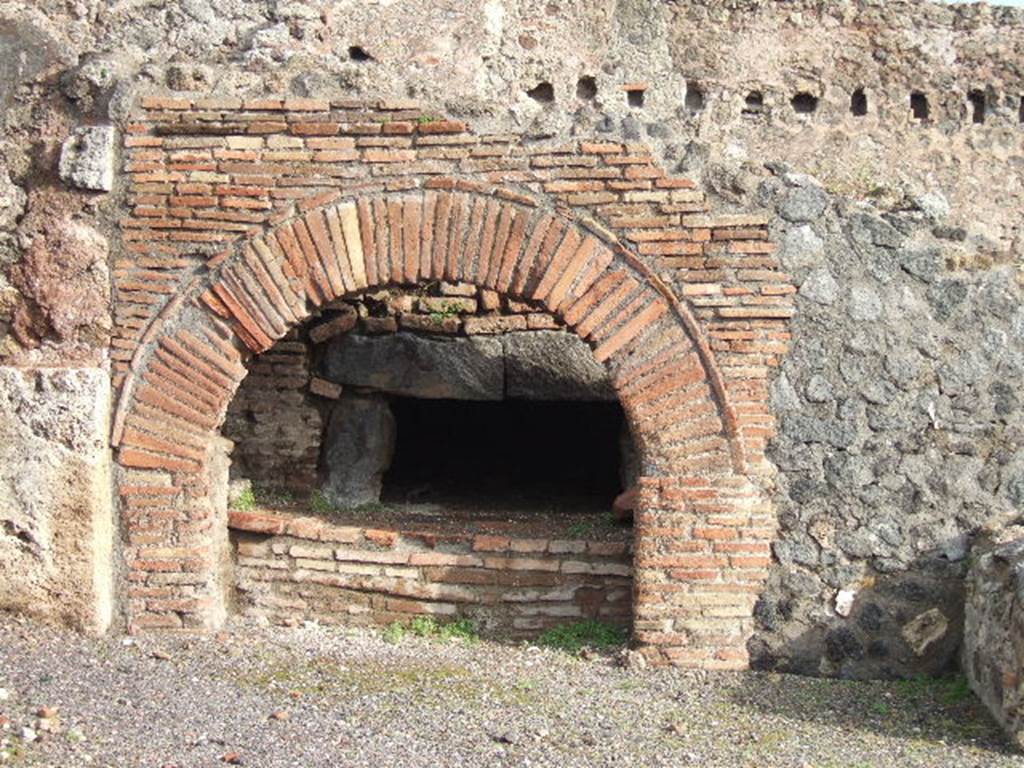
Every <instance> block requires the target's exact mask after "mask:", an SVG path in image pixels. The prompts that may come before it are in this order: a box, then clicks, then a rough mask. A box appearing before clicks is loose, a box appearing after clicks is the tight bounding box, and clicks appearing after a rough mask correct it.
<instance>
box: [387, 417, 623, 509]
mask: <svg viewBox="0 0 1024 768" xmlns="http://www.w3.org/2000/svg"><path fill="white" fill-rule="evenodd" d="M391 409H392V412H393V413H394V416H395V424H396V427H397V441H396V445H395V455H394V459H393V461H392V463H391V469H390V470H388V472H387V474H386V475H385V477H384V491H383V494H382V497H381V499H382V501H384V502H406V501H413V502H434V503H447V504H457V505H459V506H462V505H476V506H478V507H479V508H480V509H484V510H486V509H495V508H497V509H510V510H532V509H536V510H538V511H552V510H556V511H563V512H570V511H575V512H584V511H593V512H598V513H599V512H603V511H607V510H609V509H610V508H611V503H612V500H613V499H614V498H615V496H616V494H617V493H618V492H619V491H620V490H621V486H620V481H619V464H620V459H619V456H620V451H619V438H620V431H621V429H622V424H623V413H622V407H621V406H620V405H619V404H618V403H597V402H565V401H563V402H547V401H525V400H503V401H500V402H484V401H474V400H425V399H418V398H393V399H392V400H391Z"/></svg>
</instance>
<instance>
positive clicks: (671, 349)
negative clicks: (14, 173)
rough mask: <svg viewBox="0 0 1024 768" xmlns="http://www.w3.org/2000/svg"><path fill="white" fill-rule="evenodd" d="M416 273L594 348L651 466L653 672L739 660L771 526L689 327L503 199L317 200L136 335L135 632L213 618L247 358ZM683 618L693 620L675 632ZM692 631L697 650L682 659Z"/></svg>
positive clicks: (663, 300)
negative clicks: (221, 433) (323, 311)
mask: <svg viewBox="0 0 1024 768" xmlns="http://www.w3.org/2000/svg"><path fill="white" fill-rule="evenodd" d="M430 280H450V281H459V282H467V283H472V284H475V285H477V286H480V287H484V288H488V289H491V290H494V291H496V292H498V293H499V294H503V295H507V296H509V297H512V298H516V299H526V300H530V301H535V302H538V303H540V304H541V305H542V306H543V307H544V308H545V309H546V310H547V311H548V312H550V313H551V314H552V315H554V316H555V317H557V318H558V319H560V320H561V321H563V322H564V323H565V324H566V325H567V326H568V327H569V328H570V329H572V330H573V331H574V332H575V333H576V334H577V335H579V336H580V337H581V338H582V339H584V340H585V341H586V342H587V343H588V344H589V345H590V346H591V348H592V350H593V353H594V356H595V358H596V359H597V360H598V361H599V362H602V363H604V364H605V365H606V366H607V368H608V370H609V373H610V376H611V380H612V383H613V385H614V387H615V389H616V391H617V393H618V395H619V398H620V400H621V402H622V405H623V407H624V410H625V411H626V413H627V417H628V419H629V421H630V423H631V426H632V429H633V432H634V435H635V436H636V437H637V439H638V442H639V444H640V445H641V448H642V450H643V452H644V456H645V464H646V465H647V466H648V467H649V468H650V469H649V470H648V471H649V474H650V476H649V477H645V478H644V479H643V480H642V481H641V493H640V499H641V506H640V509H639V510H638V512H637V516H636V520H637V542H636V553H637V554H636V564H635V565H636V585H637V586H636V591H637V599H636V608H635V611H636V617H635V622H634V626H635V630H636V638H637V640H638V641H639V642H640V643H642V644H643V645H644V647H645V650H646V651H647V652H648V654H649V655H650V656H651V658H652V659H654V660H656V661H670V662H675V663H683V664H700V665H703V666H708V665H715V664H719V665H723V666H735V665H737V664H739V663H742V660H743V659H744V658H745V651H744V650H743V642H744V640H745V637H746V634H747V630H748V625H749V613H750V608H751V607H752V598H751V595H752V594H753V592H754V590H753V589H752V588H751V585H752V584H756V583H757V582H758V580H763V577H764V574H763V573H762V572H761V570H760V564H755V563H753V562H751V563H744V562H743V558H744V556H749V555H752V554H753V553H762V552H763V550H764V547H765V546H766V544H762V543H761V540H762V539H764V538H766V537H767V536H769V535H770V525H769V524H768V523H767V521H766V520H765V519H763V518H765V516H764V515H763V514H761V513H763V512H764V511H765V510H764V509H763V508H761V507H758V505H759V504H760V503H761V499H760V494H759V492H758V490H757V488H756V487H755V486H754V485H752V484H751V483H750V482H749V480H748V479H747V478H746V477H745V476H744V474H743V473H744V461H743V454H742V447H741V443H740V441H739V440H738V439H737V435H736V430H735V426H734V418H733V416H732V411H731V408H730V407H729V403H728V400H727V397H726V391H725V388H724V387H723V386H722V382H721V376H720V374H719V372H718V370H717V368H716V366H715V363H714V359H713V357H712V355H711V353H710V351H709V349H708V346H707V344H706V343H705V341H704V340H703V338H702V337H701V334H700V331H699V328H698V325H697V323H696V322H695V320H694V319H693V316H692V315H691V314H690V313H689V311H688V309H687V308H686V306H685V305H683V304H682V303H680V302H679V301H677V300H676V299H675V297H674V296H673V295H672V293H671V291H669V290H668V289H667V288H666V287H665V286H664V285H663V284H662V283H661V281H660V280H658V279H657V277H656V276H654V275H653V274H652V273H651V272H650V270H649V269H648V268H647V267H646V266H645V265H644V264H643V263H642V262H641V261H640V260H639V259H636V258H635V257H632V255H631V254H630V252H629V251H628V250H627V249H625V248H624V247H622V246H621V245H620V244H619V243H618V242H617V241H616V240H615V238H614V236H612V235H609V234H608V233H606V232H603V231H601V230H600V229H599V228H596V227H594V228H591V227H588V226H586V225H585V223H581V222H579V221H574V220H572V219H571V218H569V217H568V216H567V215H565V214H564V213H563V212H561V211H556V210H554V209H551V208H547V207H544V206H541V205H539V204H537V202H536V201H534V200H532V199H530V198H527V197H525V196H522V195H517V194H504V193H502V191H501V190H497V191H494V192H492V193H491V194H484V193H481V192H480V191H472V190H460V189H458V188H454V189H426V190H413V191H405V192H394V193H379V194H373V195H364V196H357V197H351V198H343V199H337V200H335V201H332V202H331V203H329V204H327V205H324V206H322V207H317V208H313V209H312V210H309V211H307V212H305V213H304V214H302V215H299V216H295V217H293V218H290V219H287V220H285V221H283V222H279V223H277V224H276V225H275V226H274V227H273V228H272V229H269V230H268V231H265V232H263V233H261V234H258V235H255V236H253V237H250V238H248V239H245V240H243V241H242V242H240V243H239V244H237V245H236V246H235V247H234V248H233V249H232V250H231V251H230V252H229V253H228V254H227V255H226V257H225V258H224V259H223V260H221V261H220V262H219V264H218V265H217V266H216V268H215V269H214V270H213V272H212V274H211V275H210V277H209V278H208V279H206V280H204V281H203V283H202V284H198V285H196V286H195V287H194V289H193V290H192V292H191V295H189V294H188V293H186V294H182V295H181V296H179V297H178V299H176V301H175V303H174V304H173V305H172V306H171V307H170V310H165V311H164V312H163V313H162V315H161V319H160V320H159V321H158V322H156V323H154V325H153V326H151V328H150V330H149V332H147V334H146V336H145V337H144V338H143V342H144V343H143V344H142V345H140V347H139V350H138V353H137V354H136V356H135V358H134V359H133V363H132V371H131V373H130V379H129V380H128V381H127V382H126V385H125V387H124V388H123V389H122V398H121V401H120V403H119V407H118V411H117V414H116V417H115V425H114V434H113V443H114V444H115V446H116V447H117V448H118V453H117V459H118V463H119V467H120V472H121V474H120V476H119V487H118V492H119V496H120V499H121V503H122V512H123V520H124V523H125V529H126V532H127V537H128V551H127V561H128V571H129V572H128V576H127V578H128V586H127V592H128V595H127V596H128V616H129V622H130V626H131V628H132V629H135V630H143V629H150V628H171V629H179V628H181V629H188V628H204V627H211V626H216V625H217V624H218V623H219V621H220V620H221V617H222V615H223V611H224V605H223V597H222V595H221V594H220V593H221V591H222V589H223V586H222V585H221V584H220V581H219V579H220V575H219V574H220V571H221V568H220V564H219V561H220V559H221V558H222V557H223V531H221V530H220V528H222V527H223V526H220V525H219V524H218V516H219V515H220V512H219V508H218V502H217V500H216V499H215V498H212V493H213V491H214V490H215V489H216V488H217V486H218V483H217V478H216V474H217V472H218V471H223V469H224V468H223V466H221V465H220V462H219V461H218V457H217V445H216V438H215V435H216V430H217V429H218V427H219V425H220V423H221V422H222V420H223V417H224V413H225V411H226V408H227V405H228V403H229V401H230V399H231V398H232V396H233V395H234V392H235V390H236V389H237V387H238V385H239V384H240V382H241V380H242V378H244V376H245V373H246V369H245V366H244V362H245V360H246V358H247V357H248V356H249V355H251V354H254V353H259V352H261V351H264V350H266V349H268V348H270V347H271V346H272V345H273V343H274V342H275V341H276V340H277V339H279V338H281V337H283V336H284V335H285V334H286V333H287V332H288V331H289V330H290V329H291V328H292V327H294V326H296V325H297V324H299V323H301V322H303V321H304V320H306V319H307V318H308V317H310V316H311V315H312V314H313V313H315V312H316V310H317V308H318V307H320V306H323V305H325V304H327V303H328V302H330V301H332V300H334V299H337V298H340V297H344V296H348V295H352V294H356V293H360V292H362V291H365V290H373V289H376V288H380V287H384V286H387V285H395V284H415V283H418V282H421V281H430ZM759 515H760V518H759V517H758V516H759ZM759 520H760V523H761V525H762V527H761V528H760V530H758V529H757V525H758V523H759ZM695 539H696V540H699V542H698V543H699V546H694V541H695ZM747 540H756V541H750V542H749V543H748V542H747ZM717 541H726V542H727V543H730V544H731V545H732V549H729V548H725V547H722V548H719V546H718V545H717V544H714V542H717ZM708 542H712V543H711V544H709V543H708ZM712 547H713V550H712V552H711V553H710V554H704V552H705V551H706V550H708V549H709V548H712ZM691 553H692V554H691ZM755 566H756V567H755ZM704 586H707V587H710V588H709V589H707V590H704V589H703V587H704ZM694 616H696V617H698V618H700V619H701V621H703V624H702V625H700V626H698V624H693V625H692V626H691V627H689V628H688V627H684V626H682V624H681V623H680V622H685V620H687V619H692V618H693V617H694ZM716 621H717V623H716ZM701 632H705V634H707V635H708V637H710V638H711V640H709V641H708V642H707V643H697V646H696V647H694V643H693V641H694V638H695V637H699V636H701Z"/></svg>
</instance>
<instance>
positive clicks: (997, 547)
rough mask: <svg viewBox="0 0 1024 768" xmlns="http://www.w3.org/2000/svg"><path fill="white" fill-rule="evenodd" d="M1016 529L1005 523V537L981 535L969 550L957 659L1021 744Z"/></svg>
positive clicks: (1021, 563)
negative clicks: (996, 540) (997, 539)
mask: <svg viewBox="0 0 1024 768" xmlns="http://www.w3.org/2000/svg"><path fill="white" fill-rule="evenodd" d="M1021 533H1024V531H1022V530H1021V529H1020V528H1019V527H1013V528H1008V529H1007V530H1006V532H1005V533H1004V534H1002V536H1003V537H1004V538H1005V539H1008V540H1006V541H1003V542H1001V543H996V544H994V543H992V542H991V541H984V540H983V541H982V542H980V543H979V545H977V546H976V547H975V549H974V551H973V552H972V553H971V559H972V561H973V562H972V565H971V568H970V571H969V573H968V576H967V598H966V609H965V616H964V644H963V650H962V652H961V662H960V663H961V666H962V667H963V670H964V672H965V673H966V675H967V680H968V681H969V682H970V685H971V689H972V690H973V691H974V693H975V694H977V696H978V698H979V699H981V700H982V701H983V702H984V703H985V706H986V707H988V709H989V711H990V712H991V713H992V715H993V716H994V717H995V719H996V720H998V721H999V723H1000V724H1001V725H1002V726H1003V727H1004V728H1005V729H1006V731H1007V733H1008V734H1009V735H1010V738H1011V739H1013V741H1014V742H1015V743H1016V744H1017V746H1018V747H1020V748H1022V749H1024V695H1022V688H1021V686H1020V681H1021V679H1024V648H1022V646H1021V641H1020V639H1021V637H1024V610H1022V604H1024V538H1016V539H1013V536H1020V535H1021Z"/></svg>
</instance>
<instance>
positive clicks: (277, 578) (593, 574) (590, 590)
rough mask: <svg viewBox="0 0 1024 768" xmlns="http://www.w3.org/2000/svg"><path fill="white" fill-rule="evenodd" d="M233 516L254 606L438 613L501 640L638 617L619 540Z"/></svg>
mask: <svg viewBox="0 0 1024 768" xmlns="http://www.w3.org/2000/svg"><path fill="white" fill-rule="evenodd" d="M270 520H274V521H276V524H274V525H269V524H268V523H269V521H270ZM228 524H229V526H230V528H231V529H232V531H233V537H232V538H233V548H234V554H235V558H236V583H237V586H238V594H239V602H240V604H241V605H242V610H244V611H245V612H247V613H249V614H251V615H259V616H266V617H269V618H271V619H273V620H279V621H281V620H283V621H287V620H294V619H295V618H306V619H316V620H317V621H320V622H322V623H325V624H345V625H357V626H358V625H367V624H378V625H379V624H388V623H390V622H392V621H407V620H408V619H409V618H410V617H411V616H414V615H417V614H418V615H439V616H443V617H445V618H449V619H456V618H468V619H473V620H475V621H476V622H478V624H479V625H480V627H481V629H482V630H483V631H484V632H485V633H486V634H490V635H496V636H499V637H503V638H509V637H511V638H517V637H533V636H536V635H537V634H538V633H540V632H542V631H544V630H545V629H549V628H551V627H554V626H557V625H559V624H563V623H565V622H567V621H579V620H583V619H599V620H601V621H606V622H609V623H612V624H617V625H619V626H628V625H629V623H630V620H631V618H632V580H631V573H632V567H631V564H630V560H631V554H630V551H629V550H630V548H629V546H628V545H627V544H626V543H624V542H606V541H583V540H578V541H576V540H574V541H571V542H565V541H561V542H559V541H550V540H547V539H516V538H501V540H500V546H495V542H493V541H492V542H487V541H481V540H482V539H487V538H489V537H483V536H477V537H473V536H472V535H466V536H454V535H448V534H446V535H445V536H444V537H443V541H442V542H440V543H438V542H437V541H435V537H433V536H432V535H430V534H422V533H417V532H416V531H401V530H390V531H380V530H377V531H372V530H367V529H364V528H358V527H353V526H338V525H334V524H331V523H327V522H324V521H320V520H317V519H314V518H307V519H305V520H302V521H301V524H300V521H297V520H296V519H295V518H289V517H288V516H285V515H280V516H278V515H266V514H263V515H260V514H250V513H246V512H232V513H231V514H230V517H229V523H228ZM385 533H386V534H387V536H386V537H385V536H382V534H385ZM567 545H571V546H567Z"/></svg>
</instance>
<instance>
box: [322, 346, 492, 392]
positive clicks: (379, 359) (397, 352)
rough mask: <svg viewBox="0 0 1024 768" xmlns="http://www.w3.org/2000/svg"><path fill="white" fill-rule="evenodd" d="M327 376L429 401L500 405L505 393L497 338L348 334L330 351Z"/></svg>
mask: <svg viewBox="0 0 1024 768" xmlns="http://www.w3.org/2000/svg"><path fill="white" fill-rule="evenodd" d="M324 377H325V378H327V379H330V380H331V381H336V382H338V383H339V384H342V385H346V386H355V387H370V388H373V389H378V390H380V391H382V392H388V393H390V394H393V395H405V396H407V397H423V398H429V399H452V400H501V399H502V397H503V394H504V388H505V387H504V384H505V374H504V361H503V353H502V343H501V339H500V338H495V337H490V338H483V337H470V338H452V339H433V338H426V337H423V336H418V335H414V334H411V333H396V334H392V335H388V336H374V337H369V336H360V335H358V334H347V335H345V336H342V337H340V338H338V339H336V340H335V341H333V342H331V344H330V346H329V347H328V349H327V354H326V357H325V360H324Z"/></svg>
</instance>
